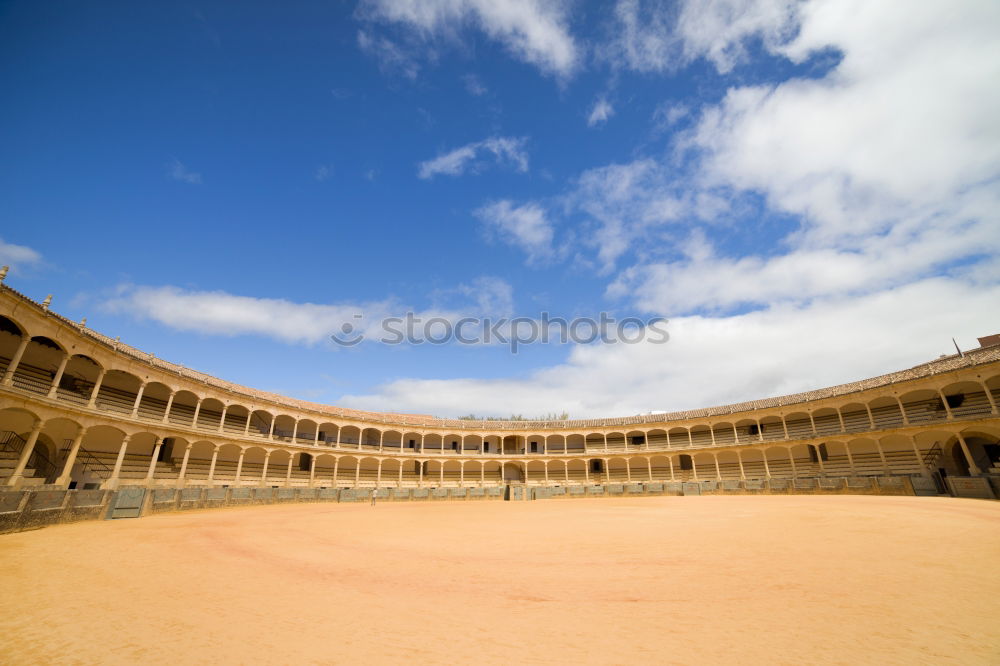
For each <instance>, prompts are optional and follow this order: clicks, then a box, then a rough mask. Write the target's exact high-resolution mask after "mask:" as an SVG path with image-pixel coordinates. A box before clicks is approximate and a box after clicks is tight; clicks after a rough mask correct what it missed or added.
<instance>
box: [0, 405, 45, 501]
mask: <svg viewBox="0 0 1000 666" xmlns="http://www.w3.org/2000/svg"><path fill="white" fill-rule="evenodd" d="M43 425H44V424H43V423H42V420H41V419H39V420H37V421H35V425H34V426H32V428H31V434H29V435H28V441H27V442H25V444H24V448H23V449H21V455H20V456H19V457H18V459H17V467H15V468H14V473H13V474H11V475H10V478H8V479H7V484H6V485H8V486H16V485H17V484H18V483H19V482H20V481H21V478H22V475H23V474H24V468H25V467H27V466H28V458H30V457H31V453H32V452H33V451H34V450H35V444H37V443H38V435H40V434H41V432H42V426H43Z"/></svg>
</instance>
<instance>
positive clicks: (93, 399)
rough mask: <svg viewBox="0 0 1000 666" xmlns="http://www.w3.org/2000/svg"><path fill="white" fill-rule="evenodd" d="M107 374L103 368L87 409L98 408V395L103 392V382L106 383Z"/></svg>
mask: <svg viewBox="0 0 1000 666" xmlns="http://www.w3.org/2000/svg"><path fill="white" fill-rule="evenodd" d="M105 374H106V373H105V371H104V368H101V372H100V374H98V375H97V381H96V382H94V388H93V389H92V390H91V392H90V400H88V401H87V407H90V408H91V409H93V408H94V407H96V406H97V394H98V393H100V391H101V382H103V381H104V375H105Z"/></svg>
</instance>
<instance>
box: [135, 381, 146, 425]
mask: <svg viewBox="0 0 1000 666" xmlns="http://www.w3.org/2000/svg"><path fill="white" fill-rule="evenodd" d="M145 390H146V382H143V383H142V384H139V391H138V392H137V393H136V394H135V402H133V403H132V418H138V416H139V403H140V402H142V393H143V391H145Z"/></svg>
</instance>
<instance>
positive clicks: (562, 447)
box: [543, 435, 566, 453]
mask: <svg viewBox="0 0 1000 666" xmlns="http://www.w3.org/2000/svg"><path fill="white" fill-rule="evenodd" d="M543 441H544V442H545V452H546V453H566V438H565V437H564V436H563V435H549V436H548V437H545V438H544V439H543Z"/></svg>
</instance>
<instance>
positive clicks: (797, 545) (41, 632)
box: [0, 285, 1000, 664]
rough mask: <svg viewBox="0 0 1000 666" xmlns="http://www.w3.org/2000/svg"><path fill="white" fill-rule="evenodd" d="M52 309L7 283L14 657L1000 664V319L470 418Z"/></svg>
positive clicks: (5, 625) (8, 583) (0, 519)
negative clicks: (576, 414) (731, 394)
mask: <svg viewBox="0 0 1000 666" xmlns="http://www.w3.org/2000/svg"><path fill="white" fill-rule="evenodd" d="M49 303H50V299H45V300H44V301H43V302H36V301H33V300H31V299H29V298H27V297H26V296H24V295H22V294H19V293H18V292H16V291H14V290H13V289H11V288H10V287H9V286H7V285H0V373H2V380H0V483H2V484H3V488H4V490H3V491H2V492H0V531H2V532H6V534H4V535H3V536H0V558H2V560H0V561H2V563H3V571H4V572H5V573H4V577H3V586H2V587H3V590H4V594H3V595H2V596H0V617H2V618H3V619H2V620H0V627H2V630H3V633H2V638H0V654H2V655H3V661H4V663H49V662H57V661H60V662H61V661H69V662H75V663H125V662H128V663H135V662H139V661H142V662H148V663H168V662H170V663H176V662H178V661H182V662H184V663H219V662H223V663H256V662H263V661H271V662H279V663H285V662H305V663H339V662H344V661H355V660H366V661H374V662H379V661H389V660H414V661H418V662H430V663H435V662H445V661H447V662H471V661H478V662H485V663H500V662H505V663H506V662H511V661H518V662H526V663H556V662H559V663H562V662H567V661H574V662H584V663H622V662H626V661H635V660H640V659H641V660H644V661H647V662H648V661H653V662H663V663H693V662H698V661H705V660H711V661H718V660H722V659H728V660H740V661H752V662H758V661H768V662H777V663H793V662H795V663H799V662H803V661H808V662H810V663H848V662H878V663H914V662H916V663H961V664H973V663H984V664H986V663H998V662H1000V629H998V623H997V619H998V618H1000V601H998V600H1000V576H998V575H997V573H996V566H995V562H996V558H997V556H998V555H1000V529H998V528H1000V505H998V504H997V503H996V502H992V501H983V500H993V499H995V498H996V497H997V493H998V492H1000V412H998V402H1000V344H998V343H1000V340H998V339H997V336H992V337H990V338H983V339H981V341H980V342H981V346H980V347H979V348H977V349H973V350H969V351H965V352H961V353H958V354H954V355H950V356H945V357H941V358H939V359H936V360H933V361H930V362H927V363H924V364H922V365H918V366H916V367H913V368H910V369H907V370H903V371H900V372H894V373H891V374H888V375H882V376H878V377H873V378H870V379H866V380H862V381H858V382H853V383H850V384H844V385H840V386H834V387H829V388H825V389H820V390H816V391H810V392H807V393H802V394H796V395H787V396H781V397H776V398H767V399H762V400H756V401H752V402H747V403H741V404H735V405H726V406H722V407H712V408H706V409H700V410H694V411H687V412H676V413H664V414H654V415H648V416H636V417H627V418H608V419H593V420H585V421H584V420H576V421H573V420H569V421H552V422H539V421H463V420H449V419H439V418H434V417H429V416H418V415H409V414H392V413H372V412H361V411H356V410H350V409H341V408H335V407H330V406H326V405H321V404H314V403H309V402H304V401H300V400H295V399H291V398H287V397H283V396H280V395H275V394H270V393H265V392H261V391H256V390H253V389H250V388H247V387H243V386H238V385H235V384H231V383H228V382H225V381H222V380H220V379H216V378H214V377H210V376H208V375H205V374H202V373H199V372H196V371H193V370H191V369H188V368H185V367H182V366H179V365H175V364H173V363H169V362H167V361H164V360H162V359H158V358H156V357H154V356H153V355H151V354H148V353H145V352H142V351H139V350H137V349H135V348H132V347H129V346H127V345H124V344H122V343H120V342H119V341H118V340H115V339H112V338H109V337H107V336H104V335H102V334H100V333H97V332H95V331H92V330H90V329H89V328H87V327H86V325H85V322H79V323H78V322H73V321H70V320H68V319H66V318H64V317H62V316H60V315H58V314H56V313H55V312H53V311H52V310H51V309H50V308H49ZM373 494H374V495H375V496H376V505H375V506H374V507H373V506H371V498H372V495H373ZM223 508H224V509H225V510H212V509H223ZM39 527H45V529H41V530H38V529H36V528H39Z"/></svg>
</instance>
